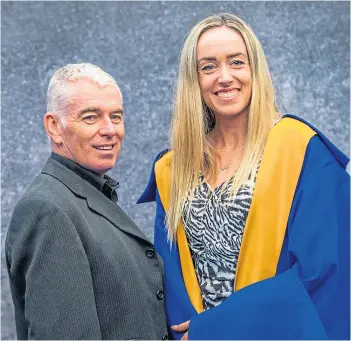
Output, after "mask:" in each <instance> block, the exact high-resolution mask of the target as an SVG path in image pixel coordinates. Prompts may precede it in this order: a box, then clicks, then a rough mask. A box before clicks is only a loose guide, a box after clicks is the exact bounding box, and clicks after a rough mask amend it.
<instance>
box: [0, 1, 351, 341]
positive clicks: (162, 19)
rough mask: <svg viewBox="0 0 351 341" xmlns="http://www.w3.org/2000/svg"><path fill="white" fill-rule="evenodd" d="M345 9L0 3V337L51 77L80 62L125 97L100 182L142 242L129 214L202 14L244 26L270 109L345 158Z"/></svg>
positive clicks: (43, 141)
mask: <svg viewBox="0 0 351 341" xmlns="http://www.w3.org/2000/svg"><path fill="white" fill-rule="evenodd" d="M349 7H350V5H349V3H348V2H307V1H306V2H251V1H247V2H241V1H240V2H239V1H235V2H200V1H194V2H168V1H167V2H73V1H72V2H68V1H63V2H29V1H28V2H4V1H3V2H2V3H1V15H2V17H1V21H2V22H1V38H2V41H1V48H2V54H1V87H2V99H1V111H2V120H1V127H2V131H1V133H2V145H1V153H2V173H1V185H2V188H1V200H2V203H1V209H2V213H1V217H2V226H1V237H2V243H1V246H2V252H1V265H2V269H1V289H2V291H1V295H2V296H1V303H2V304H1V308H2V310H1V317H2V320H1V326H2V330H1V338H2V339H14V338H15V337H16V336H15V326H14V316H13V307H12V301H11V296H10V291H9V284H8V277H7V273H6V266H5V261H4V251H3V246H4V236H5V234H6V228H7V225H8V223H9V219H10V217H11V212H12V210H13V207H14V205H15V204H16V202H17V201H18V200H19V198H20V197H21V195H22V194H23V192H24V191H25V190H26V188H27V187H28V186H29V184H30V183H31V182H32V180H33V179H34V178H35V176H36V175H37V174H38V172H39V171H40V169H41V168H42V166H43V165H44V163H45V161H46V159H47V157H48V155H49V145H48V140H47V138H46V135H45V133H44V129H43V125H42V120H43V115H44V114H45V93H46V88H47V85H48V81H49V79H50V77H51V75H52V73H53V72H54V71H55V70H56V69H57V68H58V67H60V66H62V65H64V64H67V63H75V62H84V61H88V62H91V63H95V64H97V65H99V66H101V67H102V68H103V69H104V70H106V71H107V72H109V73H110V74H111V75H112V76H114V77H115V78H116V80H117V82H118V83H119V85H120V87H121V89H122V92H123V95H124V100H125V103H124V109H125V120H126V138H125V143H124V146H123V150H122V154H121V157H120V159H119V160H118V163H117V165H116V167H115V169H113V170H112V171H111V172H110V173H111V175H112V176H113V177H115V178H116V179H118V180H119V181H120V190H119V197H120V201H119V202H120V205H121V206H122V208H123V209H125V210H126V211H127V213H128V214H129V215H130V216H131V218H132V219H134V221H135V222H136V223H137V224H138V225H139V226H140V228H141V229H142V230H143V231H144V232H145V233H146V234H147V235H148V236H149V237H150V238H152V234H153V216H154V205H153V204H144V205H141V206H137V205H135V202H136V200H137V198H138V195H140V194H141V193H142V191H143V188H144V186H145V184H146V183H147V180H148V176H149V172H150V167H151V165H152V161H153V158H154V156H155V155H156V154H157V153H158V152H159V151H160V150H162V149H164V148H166V147H167V146H168V131H169V123H170V118H171V116H170V112H171V100H172V93H173V88H174V82H175V78H176V74H177V60H178V56H179V52H180V49H181V46H182V43H183V41H184V38H185V36H186V34H187V32H188V31H189V29H190V28H191V27H192V26H193V25H194V24H195V23H196V22H197V21H199V20H200V19H202V18H204V17H205V16H207V15H210V14H212V13H218V12H223V11H229V12H233V13H235V14H237V15H239V16H241V17H242V18H243V19H245V20H246V21H247V22H248V23H249V24H250V25H251V26H252V27H253V29H254V31H255V32H256V34H257V36H258V37H259V39H260V40H261V42H262V44H263V47H264V50H265V52H266V55H267V57H268V61H269V65H270V69H271V71H272V76H273V80H274V84H275V86H276V89H277V95H278V100H279V104H280V106H281V108H282V110H283V112H290V113H295V114H297V115H300V116H302V117H303V118H305V119H307V120H309V121H310V122H312V123H313V124H315V125H316V126H317V127H318V128H319V129H321V130H322V131H323V132H324V133H325V134H326V135H327V136H328V137H329V138H330V139H331V140H332V141H333V142H334V143H335V144H336V145H337V146H338V147H339V148H341V150H343V151H344V152H345V153H346V154H348V155H349V140H350V138H349V110H350V109H349V108H350V54H349V51H350V22H349V20H350V19H349V13H350V8H349Z"/></svg>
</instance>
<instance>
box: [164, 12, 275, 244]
mask: <svg viewBox="0 0 351 341" xmlns="http://www.w3.org/2000/svg"><path fill="white" fill-rule="evenodd" d="M224 25H225V26H227V27H229V28H231V29H233V30H235V31H236V32H238V33H239V34H240V35H241V36H242V38H243V40H244V42H245V45H246V48H247V52H248V58H249V62H250V67H251V74H252V94H251V101H250V108H249V114H248V115H249V117H248V131H247V141H246V145H245V151H244V156H243V159H242V161H241V164H240V166H239V167H238V169H237V170H236V173H235V177H234V180H233V185H232V188H231V192H232V194H233V195H235V194H236V193H237V191H238V189H239V188H240V186H241V185H242V184H243V182H244V181H245V180H246V179H247V178H248V177H249V174H250V173H251V171H252V170H253V169H255V167H257V165H258V163H259V160H260V158H261V156H262V153H263V149H264V146H265V143H266V140H267V136H268V132H269V130H270V128H271V127H272V126H273V124H274V121H275V120H276V119H277V118H278V117H279V113H278V109H277V106H276V102H275V94H274V88H273V84H272V80H271V77H270V74H269V70H268V65H267V62H266V57H265V55H264V52H263V49H262V46H261V44H260V42H259V41H258V39H257V37H256V36H255V34H254V33H253V31H252V29H251V28H250V26H249V25H248V24H246V23H245V22H244V21H243V20H241V19H240V18H238V17H237V16H235V15H232V14H229V13H223V14H218V15H212V16H210V17H207V18H205V19H204V20H202V21H200V22H199V23H198V24H196V25H195V26H194V27H193V28H192V29H191V31H190V33H189V34H188V36H187V38H186V40H185V42H184V45H183V49H182V51H181V55H180V61H179V74H178V81H177V87H176V93H175V99H174V104H173V118H172V126H171V148H172V150H173V156H172V159H171V164H170V167H171V175H170V202H169V210H168V212H167V221H166V224H167V228H168V238H169V239H170V240H174V239H175V238H176V231H177V227H178V224H179V221H180V219H181V217H182V212H183V208H184V202H185V199H186V198H188V199H189V198H190V200H191V197H192V194H193V192H194V189H195V187H196V185H197V184H198V182H199V175H200V174H201V172H202V171H204V170H206V172H207V173H208V174H209V176H210V177H211V178H212V177H216V164H215V161H214V156H213V149H212V147H211V145H210V144H209V142H208V141H207V139H206V135H207V133H208V132H209V131H210V130H211V129H212V128H213V126H214V124H215V122H214V118H213V116H211V111H210V110H209V108H208V107H207V105H206V104H205V103H204V101H203V99H202V96H201V91H200V86H199V78H198V71H197V59H196V47H197V42H198V40H199V38H200V36H201V35H202V34H203V33H204V32H206V31H208V30H210V29H213V28H216V27H221V26H224Z"/></svg>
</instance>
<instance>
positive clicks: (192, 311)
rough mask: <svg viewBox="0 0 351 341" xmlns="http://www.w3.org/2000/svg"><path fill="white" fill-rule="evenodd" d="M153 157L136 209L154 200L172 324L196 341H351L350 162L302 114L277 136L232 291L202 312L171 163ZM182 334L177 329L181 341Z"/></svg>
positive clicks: (272, 136) (261, 175)
mask: <svg viewBox="0 0 351 341" xmlns="http://www.w3.org/2000/svg"><path fill="white" fill-rule="evenodd" d="M171 157H172V152H170V151H164V152H161V153H160V154H159V155H158V156H157V157H156V159H155V162H154V165H153V167H152V171H151V176H150V180H149V183H148V185H147V187H146V189H145V191H144V193H143V195H142V196H141V197H140V199H139V201H138V203H142V202H149V201H156V218H155V231H154V243H155V247H156V249H157V251H158V253H159V254H160V255H161V257H162V258H163V261H164V267H165V304H166V311H167V318H168V323H169V324H170V325H174V324H179V323H182V322H185V321H188V320H190V328H189V335H188V337H189V339H194V340H203V339H207V340H209V339H212V340H220V339H232V340H233V339H319V340H321V339H334V340H340V339H350V177H349V174H348V173H347V172H346V170H345V168H346V165H347V163H348V162H349V159H348V158H347V157H346V156H345V155H344V154H343V153H342V152H341V151H340V150H338V149H337V148H336V147H335V146H334V145H333V144H332V143H331V142H330V141H329V140H328V139H327V138H326V137H325V136H324V135H323V134H322V133H321V132H319V131H318V130H317V129H316V128H314V127H313V126H312V125H310V124H309V123H307V122H306V121H304V120H302V119H301V118H298V117H296V116H294V115H285V116H284V117H283V119H282V120H281V121H280V122H278V123H277V124H276V125H275V126H274V127H273V128H272V129H271V131H270V133H269V136H268V139H267V143H266V147H265V150H264V154H263V157H262V161H261V164H260V169H259V171H258V174H257V180H256V185H255V189H254V193H253V197H252V203H251V207H250V211H249V215H248V218H247V222H246V226H245V229H244V235H243V240H242V244H241V249H240V253H239V259H238V266H237V272H236V278H235V283H234V291H233V293H232V294H231V295H230V297H228V298H227V299H226V300H224V301H223V302H222V303H221V304H220V305H218V306H216V307H213V308H211V309H209V310H206V311H204V310H203V305H202V300H201V293H200V288H199V285H198V282H197V278H196V274H195V271H194V265H193V262H192V259H191V253H190V250H189V246H188V243H187V239H186V236H185V233H184V228H183V225H182V223H181V222H180V223H179V227H178V230H177V239H176V240H177V241H176V242H173V243H172V245H170V243H169V241H168V240H167V230H166V227H165V217H166V212H167V209H168V202H169V175H170V166H169V165H170V163H169V162H170V158H171ZM182 335H183V333H177V332H174V331H173V336H174V337H175V339H180V338H181V337H182Z"/></svg>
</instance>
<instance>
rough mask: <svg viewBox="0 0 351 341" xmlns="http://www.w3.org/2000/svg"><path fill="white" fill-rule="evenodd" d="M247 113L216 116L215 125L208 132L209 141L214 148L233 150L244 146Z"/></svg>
mask: <svg viewBox="0 0 351 341" xmlns="http://www.w3.org/2000/svg"><path fill="white" fill-rule="evenodd" d="M247 123H248V115H247V114H245V115H237V116H234V117H230V118H228V117H222V116H217V117H216V125H215V127H214V128H213V129H212V131H211V132H210V133H209V134H208V138H209V142H210V144H211V145H212V147H213V148H214V149H215V150H226V151H234V150H236V149H242V148H244V146H245V142H246V137H247Z"/></svg>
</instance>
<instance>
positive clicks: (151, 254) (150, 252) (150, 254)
mask: <svg viewBox="0 0 351 341" xmlns="http://www.w3.org/2000/svg"><path fill="white" fill-rule="evenodd" d="M145 254H146V257H148V258H153V257H155V250H154V249H147V250H146V251H145Z"/></svg>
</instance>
